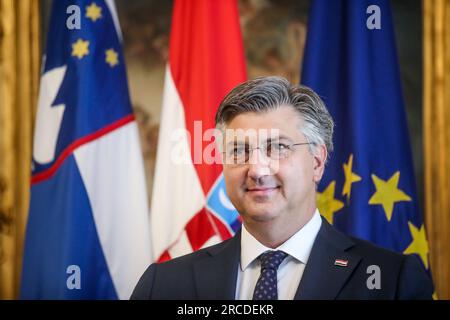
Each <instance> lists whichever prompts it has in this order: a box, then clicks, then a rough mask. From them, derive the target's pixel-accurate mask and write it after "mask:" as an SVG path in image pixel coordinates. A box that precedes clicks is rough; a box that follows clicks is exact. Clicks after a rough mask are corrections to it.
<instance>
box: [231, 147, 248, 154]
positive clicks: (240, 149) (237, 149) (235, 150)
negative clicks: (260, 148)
mask: <svg viewBox="0 0 450 320" xmlns="http://www.w3.org/2000/svg"><path fill="white" fill-rule="evenodd" d="M245 151H246V148H245V147H235V148H233V149H232V150H231V154H232V155H233V156H240V155H243V154H245Z"/></svg>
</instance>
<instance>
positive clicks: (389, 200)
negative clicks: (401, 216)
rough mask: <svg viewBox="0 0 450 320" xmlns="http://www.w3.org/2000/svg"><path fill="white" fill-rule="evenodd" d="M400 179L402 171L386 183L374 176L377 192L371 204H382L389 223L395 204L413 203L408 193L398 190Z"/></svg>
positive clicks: (370, 201) (371, 199)
mask: <svg viewBox="0 0 450 320" xmlns="http://www.w3.org/2000/svg"><path fill="white" fill-rule="evenodd" d="M399 179H400V171H397V172H396V173H394V175H393V176H392V177H391V178H390V179H389V180H388V181H384V180H382V179H380V178H378V177H377V176H376V175H374V174H372V180H373V184H374V185H375V188H376V189H377V191H375V193H374V194H373V195H372V197H371V198H370V200H369V204H381V205H382V206H383V209H384V212H385V213H386V217H387V219H388V221H391V218H392V210H393V209H394V203H396V202H399V201H411V198H410V197H409V196H408V195H407V194H406V193H404V192H403V191H402V190H400V189H398V188H397V185H398V180H399Z"/></svg>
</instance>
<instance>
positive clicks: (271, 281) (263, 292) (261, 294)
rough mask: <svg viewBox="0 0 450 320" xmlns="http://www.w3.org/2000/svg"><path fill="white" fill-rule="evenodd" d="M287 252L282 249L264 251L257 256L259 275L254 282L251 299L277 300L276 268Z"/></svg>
mask: <svg viewBox="0 0 450 320" xmlns="http://www.w3.org/2000/svg"><path fill="white" fill-rule="evenodd" d="M286 256H287V253H284V252H283V251H266V252H264V253H263V254H261V255H260V256H259V258H258V259H259V260H260V261H261V275H260V276H259V278H258V281H257V282H256V286H255V291H254V292H253V300H277V299H278V288H277V270H278V267H279V266H280V264H281V262H283V260H284V258H286Z"/></svg>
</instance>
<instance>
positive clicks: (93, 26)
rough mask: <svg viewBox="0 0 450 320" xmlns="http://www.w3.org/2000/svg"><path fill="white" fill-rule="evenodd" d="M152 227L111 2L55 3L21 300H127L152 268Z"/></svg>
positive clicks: (37, 130) (38, 120) (39, 113)
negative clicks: (146, 272) (77, 18)
mask: <svg viewBox="0 0 450 320" xmlns="http://www.w3.org/2000/svg"><path fill="white" fill-rule="evenodd" d="M68 13H72V14H74V15H75V16H74V19H76V15H77V14H78V16H79V18H80V19H79V24H78V27H79V28H77V23H76V20H74V21H75V22H73V21H72V24H70V23H69V22H70V21H68V17H69V15H68ZM71 25H72V26H74V28H69V27H70V26H71ZM149 229H150V228H149V217H148V204H147V197H146V187H145V177H144V169H143V162H142V155H141V148H140V145H139V140H138V131H137V126H136V122H135V120H134V116H133V113H132V109H131V104H130V99H129V94H128V85H127V79H126V70H125V61H124V57H123V54H122V49H121V34H120V29H119V25H118V19H117V15H116V11H115V8H114V3H113V1H112V0H95V1H92V0H80V1H66V0H58V1H53V7H52V15H51V21H50V27H49V33H48V41H47V49H46V55H45V59H44V65H43V70H42V78H41V85H40V94H39V102H38V110H37V118H36V127H35V136H34V147H33V173H32V182H31V199H30V209H29V218H28V226H27V231H26V243H25V252H24V260H23V272H22V281H21V292H20V296H21V298H24V299H117V298H119V299H128V298H129V296H130V295H131V292H132V290H133V288H134V286H135V285H136V283H137V281H138V279H139V277H140V276H141V275H142V273H143V272H144V270H145V268H146V267H147V266H148V264H149V263H150V262H151V246H150V234H149Z"/></svg>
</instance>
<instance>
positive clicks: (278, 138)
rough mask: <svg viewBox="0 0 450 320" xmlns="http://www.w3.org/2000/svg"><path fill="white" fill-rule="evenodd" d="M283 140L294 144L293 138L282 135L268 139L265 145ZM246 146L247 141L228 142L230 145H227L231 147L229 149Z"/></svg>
mask: <svg viewBox="0 0 450 320" xmlns="http://www.w3.org/2000/svg"><path fill="white" fill-rule="evenodd" d="M282 140H287V141H289V142H292V139H291V138H289V137H287V136H284V135H280V136H278V137H276V138H268V139H266V141H265V143H268V142H273V141H282ZM246 144H247V142H246V141H236V140H233V141H230V142H228V143H227V146H229V147H232V146H242V145H246Z"/></svg>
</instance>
